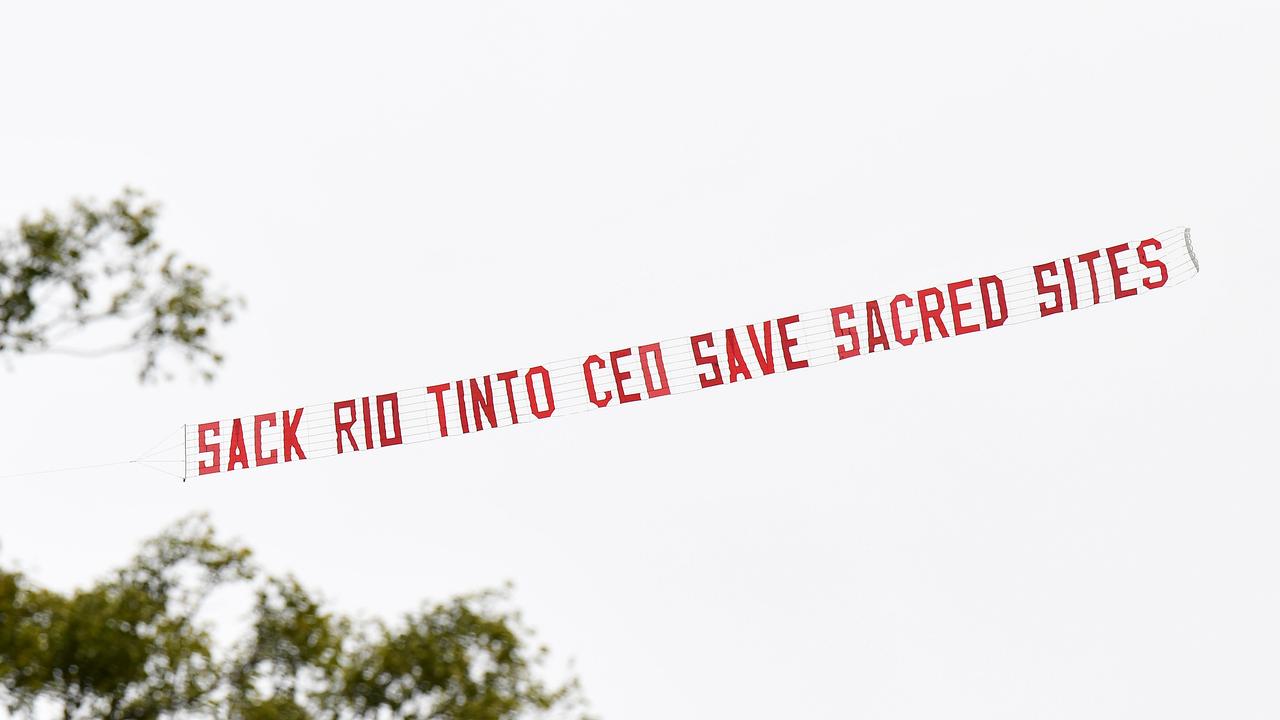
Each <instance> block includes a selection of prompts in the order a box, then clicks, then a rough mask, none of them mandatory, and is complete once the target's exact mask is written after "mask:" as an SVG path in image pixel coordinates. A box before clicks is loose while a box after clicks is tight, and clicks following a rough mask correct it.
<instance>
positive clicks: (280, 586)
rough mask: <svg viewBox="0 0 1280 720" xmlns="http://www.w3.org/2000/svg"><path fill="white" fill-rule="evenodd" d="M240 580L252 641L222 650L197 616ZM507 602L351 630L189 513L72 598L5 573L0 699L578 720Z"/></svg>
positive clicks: (101, 709)
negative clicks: (249, 603) (249, 593)
mask: <svg viewBox="0 0 1280 720" xmlns="http://www.w3.org/2000/svg"><path fill="white" fill-rule="evenodd" d="M239 583H248V584H250V585H251V587H253V589H254V592H255V601H254V602H253V609H252V611H251V622H250V628H249V631H248V633H247V635H246V636H245V637H242V638H240V639H239V640H238V641H237V642H234V643H231V644H230V645H229V647H226V648H224V649H221V650H220V649H219V647H217V646H216V645H215V643H214V642H213V639H212V631H213V628H212V627H210V626H209V624H208V623H207V622H206V621H204V620H202V619H201V617H200V608H201V606H202V605H203V604H204V602H205V601H206V600H207V599H208V598H209V596H210V595H211V594H212V593H213V592H215V591H217V590H219V589H220V588H222V587H224V586H227V585H229V584H239ZM502 600H503V597H502V594H501V593H493V592H486V593H479V594H473V595H465V596H461V597H456V598H453V599H452V600H449V601H447V602H442V603H437V604H430V605H423V607H422V608H421V609H419V610H418V611H416V612H411V613H408V614H407V615H405V616H404V617H402V618H400V619H399V620H398V621H396V622H390V623H388V622H381V621H365V622H360V621H356V620H354V619H352V618H350V617H346V616H343V615H341V614H339V613H337V612H335V611H333V610H330V609H327V608H326V607H325V606H324V604H323V603H322V602H321V600H320V599H318V598H317V597H316V596H315V595H313V594H312V593H311V592H309V591H308V590H307V589H305V588H304V587H303V586H302V585H301V584H300V583H299V582H298V581H297V580H295V579H293V578H292V577H287V576H286V577H276V576H271V575H267V574H264V573H263V571H262V570H261V569H259V568H258V567H257V566H256V565H255V564H254V562H253V561H252V556H251V554H250V551H249V550H248V549H247V548H245V547H243V546H240V545H238V544H234V543H227V542H222V541H220V540H218V539H217V537H216V536H215V533H214V530H213V527H212V526H211V525H210V524H209V522H208V520H207V519H206V518H204V517H202V516H197V517H193V518H189V519H187V520H184V521H181V522H179V523H177V524H176V525H174V526H173V527H171V528H170V529H168V530H167V531H165V532H164V533H162V534H160V535H159V536H158V537H156V538H154V539H152V540H150V541H148V542H146V543H145V544H144V545H143V547H142V550H141V551H140V552H139V553H138V555H137V556H136V557H135V558H134V559H133V561H132V562H130V563H129V564H128V565H126V566H124V567H123V568H120V569H119V570H116V571H115V572H113V573H111V574H110V575H108V576H107V577H105V578H104V579H102V580H100V581H98V582H96V583H94V584H93V585H91V586H89V587H87V588H82V589H78V590H75V591H74V592H71V593H68V594H63V593H59V592H55V591H52V590H49V589H46V588H42V587H40V586H39V585H37V584H36V583H34V582H33V581H32V580H31V579H30V578H28V577H26V576H25V575H23V574H22V573H20V572H15V571H12V570H9V569H5V568H3V567H0V699H2V700H3V703H4V704H3V707H4V708H5V709H7V711H8V712H9V713H10V714H12V715H14V716H17V717H41V716H47V715H48V714H49V713H56V714H57V715H58V716H60V717H62V718H66V719H67V720H72V719H76V718H106V719H108V720H117V719H121V720H123V719H125V718H137V719H144V718H145V719H160V718H185V717H200V718H205V717H208V718H227V719H228V720H287V719H291V718H317V719H335V720H336V719H338V718H424V719H426V718H433V719H438V720H505V719H510V718H523V717H549V716H555V717H569V716H575V715H577V714H578V713H579V712H580V708H581V701H580V696H579V693H578V689H577V683H576V681H572V680H571V681H569V682H567V683H565V684H560V685H553V684H550V683H548V682H547V681H546V680H544V679H542V678H541V677H540V672H541V668H542V665H543V663H544V660H545V654H546V650H545V649H544V648H540V647H536V646H534V645H533V644H532V642H531V633H530V631H529V630H528V629H527V628H526V627H525V626H524V624H523V623H522V622H521V620H520V618H519V616H518V615H516V614H515V613H513V612H511V611H508V610H504V609H503V605H504V603H503V602H502Z"/></svg>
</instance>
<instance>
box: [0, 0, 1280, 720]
mask: <svg viewBox="0 0 1280 720" xmlns="http://www.w3.org/2000/svg"><path fill="white" fill-rule="evenodd" d="M1278 30H1280V12H1278V10H1277V6H1276V4H1275V3H1273V2H1255V3H1241V2H1220V1H1219V2H1201V3H1184V2H1169V1H1167V0H1166V1H1163V2H1150V3H1126V2H1075V3H1069V4H1068V3H1062V4H1059V6H1058V7H1057V8H1055V9H1050V8H1047V7H1046V6H1045V4H1042V3H1025V2H1018V3H1015V2H1009V3H990V2H976V3H975V2H970V3H923V2H917V3H877V4H875V5H871V4H854V3H814V2H788V3H776V4H772V5H769V4H761V3H743V2H733V3H729V2H725V3H716V2H706V1H703V0H694V1H692V2H690V1H689V0H684V1H682V2H643V3H641V2H634V3H616V2H598V1H597V2H582V3H561V2H556V3H517V2H511V3H435V4H430V5H428V4H423V3H412V4H411V3H404V4H384V3H359V4H358V5H357V4H355V3H352V4H350V5H349V6H348V7H347V8H346V9H341V8H335V7H332V6H323V7H322V6H320V5H319V4H317V3H293V4H286V3H279V4H271V5H268V4H265V3H245V4H234V3H232V4H226V3H224V4H221V5H219V6H218V9H217V10H216V11H212V12H200V11H196V10H193V9H192V6H189V5H184V4H177V3H148V4H142V3H110V4H107V3H93V2H83V3H39V4H27V6H26V7H22V8H17V7H14V6H12V5H9V6H6V7H5V8H4V9H3V10H0V226H4V227H11V226H12V225H13V224H14V223H15V222H16V221H17V219H18V218H19V217H20V216H21V215H23V214H24V213H32V212H35V211H36V210H38V209H39V208H42V207H45V206H62V205H63V204H64V203H65V202H66V200H68V199H69V198H70V197H71V196H75V195H94V196H98V197H106V196H108V195H110V194H112V193H114V192H115V191H116V190H118V189H119V188H120V187H121V186H122V185H124V184H132V185H136V186H138V187H141V188H143V189H145V190H146V191H147V192H148V193H149V194H151V195H152V196H154V197H156V198H157V199H159V200H161V201H162V202H163V203H164V206H165V211H164V216H163V219H162V223H161V230H162V235H163V238H164V240H165V241H166V242H168V243H170V244H171V245H173V246H174V247H176V248H178V249H180V250H181V251H182V252H184V253H185V254H186V255H188V256H189V257H191V258H193V259H195V260H197V261H200V262H202V263H205V264H207V265H209V266H211V267H212V268H213V269H214V271H215V276H216V278H217V279H218V280H219V281H221V282H224V283H225V284H226V285H227V286H228V287H230V288H232V289H234V290H235V291H238V292H240V293H242V294H243V295H245V296H246V297H247V299H248V301H249V306H248V308H247V310H246V312H245V313H244V314H243V316H242V317H241V319H240V321H239V322H238V323H236V325H235V326H234V327H232V328H230V329H229V331H227V332H226V333H224V334H223V335H222V336H221V337H220V341H221V344H222V347H223V348H224V349H225V350H226V352H227V354H228V356H229V361H228V363H227V365H226V368H225V371H224V372H223V373H222V375H221V377H220V379H219V381H218V382H217V383H216V384H214V385H212V386H203V385H199V384H193V383H189V382H187V381H185V380H181V381H179V382H176V383H171V384H167V385H161V386H158V387H139V386H138V385H137V384H136V383H135V381H134V371H135V367H136V358H132V357H129V358H120V359H111V360H106V361H101V362H93V361H84V360H76V359H69V358H40V359H20V360H18V361H16V362H14V363H13V364H12V368H11V369H8V370H2V369H0V387H2V388H3V394H2V398H3V405H2V407H3V412H0V438H3V439H2V440H0V474H3V473H9V472H21V471H25V470H34V469H41V468H44V467H49V466H51V465H73V464H80V463H92V462H101V461H107V460H117V459H121V458H122V457H129V456H131V455H133V454H136V453H137V452H140V451H142V450H144V449H145V448H146V447H147V446H149V445H151V444H152V443H154V442H155V441H157V440H159V439H160V438H161V437H162V436H163V435H164V434H165V433H167V432H169V431H171V430H172V429H173V428H174V427H176V426H177V425H179V424H181V423H183V422H197V421H200V420H205V419H209V418H216V417H228V416H233V415H241V414H245V413H249V412H255V411H258V410H259V409H261V408H283V407H296V406H298V405H299V404H302V403H311V402H322V401H325V400H329V399H336V398H340V397H351V396H353V395H355V394H357V393H360V394H367V393H373V392H381V391H387V390H393V389H399V388H406V387H411V386H415V385H423V384H427V383H434V382H443V381H447V380H450V379H453V378H458V377H469V376H472V375H476V374H479V373H484V372H489V371H493V370H494V369H496V368H505V367H516V366H525V365H528V364H530V363H534V362H539V361H543V360H556V359H560V358H565V357H571V356H574V355H579V354H583V353H587V352H595V351H599V350H603V349H611V348H614V347H622V346H625V345H628V344H635V343H640V342H646V341H650V340H653V339H657V338H664V337H671V336H674V335H679V334H685V333H690V332H698V331H703V330H709V329H714V328H723V327H728V326H730V325H733V324H737V323H744V322H752V321H757V320H763V319H765V318H776V317H779V316H781V314H783V313H790V312H797V311H803V310H809V309H813V308H819V307H825V306H830V305H834V304H841V303H845V302H853V301H857V300H860V299H865V298H870V297H877V296H880V295H883V294H885V293H889V292H896V291H897V290H899V289H903V288H905V289H912V288H917V287H923V286H925V285H928V284H932V283H935V282H945V281H947V280H951V279H954V278H958V277H968V276H973V275H977V274H980V273H984V272H989V271H996V270H1003V269H1007V268H1010V267H1016V266H1020V265H1026V264H1029V263H1032V262H1040V261H1042V260H1046V259H1049V258H1054V257H1062V256H1063V255H1065V254H1068V253H1070V252H1072V251H1082V250H1086V249H1091V248H1094V247H1102V246H1104V245H1107V244H1112V243H1119V242H1125V241H1136V240H1138V239H1141V238H1144V237H1147V236H1149V235H1151V234H1154V233H1156V232H1159V231H1161V230H1165V229H1167V228H1169V227H1173V226H1176V225H1189V226H1191V227H1192V230H1193V239H1194V241H1195V244H1196V249H1197V252H1198V254H1199V257H1200V259H1201V262H1202V265H1203V270H1202V272H1201V274H1200V276H1199V277H1198V278H1196V279H1195V280H1193V281H1192V282H1189V283H1186V284H1184V285H1180V286H1178V287H1175V288H1171V289H1169V290H1167V291H1161V292H1160V293H1153V294H1151V295H1146V296H1143V297H1140V298H1137V299H1135V300H1132V301H1127V302H1124V303H1117V304H1114V305H1108V306H1106V307H1104V308H1100V309H1098V310H1096V311H1090V312H1088V313H1078V314H1068V315H1065V316H1060V317H1055V318H1052V319H1050V320H1047V321H1044V322H1038V323H1031V324H1029V325H1023V326H1018V327H1013V328H1008V329H1002V330H1000V331H999V332H994V333H982V334H980V335H978V336H975V337H973V338H968V339H965V340H958V341H948V342H946V343H936V344H931V345H929V346H927V347H925V348H923V349H913V350H911V351H904V352H893V353H888V354H886V355H883V356H876V357H869V358H862V359H859V360H857V361H854V362H848V363H841V364H839V365H835V366H828V367H824V368H817V369H814V370H810V371H806V372H804V373H798V374H794V375H787V376H782V377H777V378H771V379H768V380H765V381H762V382H754V383H747V384H745V385H742V384H740V385H736V386H734V387H733V388H731V389H721V390H717V391H714V392H707V393H696V394H693V395H689V396H684V397H679V398H673V399H669V400H664V401H663V402H657V403H639V404H636V405H632V406H629V407H627V408H625V409H621V410H613V411H610V412H607V413H599V414H595V413H592V414H586V415H580V416H576V417H571V418H565V419H560V420H557V421H556V422H551V423H541V424H532V425H527V426H522V427H520V428H515V429H511V430H504V431H502V432H496V433H484V434H481V435H470V436H467V437H465V438H460V439H450V440H449V441H447V442H440V443H428V444H425V445H416V446H411V447H406V448H401V449H397V450H395V451H388V452H385V453H370V454H361V455H360V456H357V457H343V458H338V459H333V460H324V461H321V462H314V463H300V464H293V465H290V466H280V467H278V468H272V469H267V470H262V471H254V472H244V473H235V474H230V475H227V474H222V475H218V476H215V477H213V478H206V479H203V480H199V481H193V482H188V483H186V484H185V485H184V484H182V483H179V482H176V481H171V480H167V479H166V478H165V477H163V476H161V475H159V474H152V473H149V472H147V471H145V470H141V469H138V468H130V467H126V468H112V469H108V470H105V471H99V472H91V473H80V474H66V475H56V476H45V477H37V478H23V479H12V480H3V481H0V543H3V547H2V548H0V551H2V552H0V557H3V558H4V560H5V561H6V562H10V561H13V560H20V561H21V562H22V563H23V565H24V566H25V567H27V568H29V569H30V570H32V571H33V573H34V574H35V576H36V577H37V578H38V579H40V580H41V581H43V582H47V583H49V584H51V585H53V586H55V587H59V588H70V587H72V586H74V585H75V584H77V583H84V582H87V581H89V580H91V579H92V578H94V577H95V576H97V575H99V574H101V573H102V572H104V571H105V570H106V569H107V568H109V567H111V566H113V565H115V564H118V563H120V562H123V561H124V560H126V559H127V558H128V557H129V555H130V554H131V553H132V552H133V550H134V548H135V545H136V543H137V542H138V541H139V540H140V539H141V538H143V537H145V536H148V535H151V534H153V533H154V532H156V531H158V530H159V529H160V528H161V527H163V526H165V525H166V524H168V523H169V522H171V521H173V520H174V519H176V518H178V517H179V516H181V515H183V514H186V513H189V512H192V511H197V510H208V511H210V512H211V513H212V516H213V518H214V520H215V521H216V523H218V524H219V526H220V527H221V528H223V529H224V530H225V531H226V532H227V533H229V534H231V535H235V536H238V537H240V538H242V539H243V540H245V541H246V542H248V543H250V544H252V545H253V546H255V547H256V548H257V549H258V551H259V553H260V557H261V559H262V561H263V562H264V563H265V564H267V565H268V566H269V567H271V568H273V569H275V570H279V571H284V570H292V571H295V572H296V573H298V574H299V576H300V577H302V578H303V579H304V580H305V581H306V582H308V583H309V584H310V585H312V586H313V587H317V588H319V589H321V590H322V591H324V593H325V594H326V595H327V596H328V597H330V598H331V599H332V600H333V601H334V602H335V603H336V604H337V605H338V606H339V607H341V608H343V609H346V610H349V611H359V612H365V613H369V614H380V615H392V614H395V613H397V612H400V611H403V610H406V609H409V608H411V607H413V606H414V605H415V604H416V603H417V602H418V601H419V600H420V599H421V598H423V597H433V598H442V597H445V596H447V595H449V594H453V593H458V592H465V591H470V590H475V589H478V588H482V587H489V586H494V585H497V584H499V583H501V582H503V581H505V580H512V581H514V582H515V583H516V586H517V590H516V596H515V597H516V602H517V604H518V605H519V606H520V607H521V608H522V609H523V610H524V612H525V615H526V618H527V619H528V621H529V622H530V623H531V624H532V625H534V626H535V627H536V628H537V629H538V631H539V634H540V637H541V639H542V640H544V641H545V642H547V643H548V644H549V645H550V646H551V648H552V650H553V652H554V660H555V662H556V663H557V666H562V664H563V663H564V662H566V661H567V660H568V659H570V658H573V659H575V660H576V663H577V667H578V671H579V672H580V674H581V677H582V680H583V682H584V686H585V690H586V693H587V695H588V697H589V698H590V699H591V700H592V703H593V708H594V710H595V711H596V712H597V713H599V714H601V715H603V716H604V717H605V718H609V719H610V720H622V719H639V720H649V719H651V718H664V719H671V720H678V719H682V718H719V717H724V718H735V719H738V718H741V719H755V718H761V719H763V718H770V719H772V718H779V717H788V718H791V717H805V718H852V717H856V718H929V719H933V718H939V717H947V718H1011V719H1012V718H1018V719H1022V718H1028V717H1036V718H1079V717H1096V718H1132V717H1164V718H1203V717H1232V718H1255V717H1256V718H1262V717H1268V718H1273V717H1276V716H1277V715H1278V714H1280V696H1278V695H1277V694H1276V693H1275V686H1276V678H1277V677H1278V676H1280V655H1278V654H1277V651H1276V648H1277V647H1280V614H1277V612H1276V608H1277V607H1278V606H1280V575H1278V574H1277V570H1276V560H1277V549H1278V548H1280V522H1278V521H1277V517H1280V488H1277V486H1276V479H1275V478H1276V473H1275V468H1274V461H1273V457H1272V450H1273V448H1274V441H1275V434H1276V421H1275V419H1274V412H1275V406H1276V401H1277V400H1280V391H1278V385H1277V380H1276V377H1275V367H1276V360H1277V358H1276V341H1275V326H1276V322H1275V314H1274V313H1275V291H1274V278H1275V270H1274V268H1275V265H1276V262H1277V261H1278V260H1280V251H1278V250H1277V240H1280V238H1278V237H1277V230H1276V228H1277V222H1276V219H1275V216H1276V212H1275V208H1276V203H1277V200H1278V198H1280V134H1278V133H1277V128H1280V82H1278V79H1280V44H1277V42H1276V37H1277V31H1278Z"/></svg>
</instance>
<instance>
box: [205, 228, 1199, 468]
mask: <svg viewBox="0 0 1280 720" xmlns="http://www.w3.org/2000/svg"><path fill="white" fill-rule="evenodd" d="M1199 270H1200V263H1199V261H1198V260H1197V259H1196V256H1195V251H1194V250H1193V249H1192V247H1191V232H1190V230H1188V229H1186V228H1176V229H1173V230H1168V231H1165V232H1163V233H1160V234H1159V235H1156V236H1154V237H1150V238H1147V239H1145V240H1140V241H1137V242H1128V243H1121V244H1119V245H1111V246H1107V247H1101V248H1097V249H1094V250H1089V251H1087V252H1082V253H1079V254H1075V255H1069V256H1067V257H1062V258H1055V259H1052V260H1046V261H1045V262H1042V263H1040V264H1037V265H1031V266H1028V267H1022V268H1018V269H1016V270H1008V271H1005V272H1000V273H995V274H991V275H979V276H974V277H966V278H962V279H959V280H956V281H954V282H949V283H945V284H942V285H931V286H927V287H924V288H921V289H912V290H905V291H903V292H899V293H894V294H892V295H885V296H883V297H879V298H876V299H874V300H864V301H860V302H854V303H850V304H847V305H837V306H835V307H830V308H823V309H821V310H814V311H811V312H804V313H796V314H785V315H780V316H779V317H776V318H770V319H768V320H764V321H761V322H757V323H754V324H751V325H741V326H737V327H731V328H723V329H714V330H707V331H705V332H700V333H697V334H694V335H689V336H684V337H677V338H672V339H669V340H661V341H645V342H641V343H638V344H635V345H630V346H627V347H621V348H611V349H601V350H598V351H596V352H593V353H590V354H588V355H584V356H582V357H576V358H572V359H569V360H560V361H557V362H548V363H543V364H541V365H532V366H530V367H525V368H513V369H508V370H502V371H499V372H493V373H490V374H487V375H477V376H475V377H465V378H438V379H436V380H435V381H433V382H430V383H427V384H424V385H421V386H418V387H413V388H408V389H405V390H389V391H386V392H378V393H373V394H371V395H367V396H362V397H349V398H341V399H338V400H334V401H332V402H327V403H323V404H320V405H306V406H303V407H287V408H274V409H272V408H260V409H259V410H260V411H259V412H255V413H253V414H249V415H245V416H242V417H238V418H230V419H225V420H212V421H206V422H199V423H193V424H190V425H186V426H184V437H185V451H184V458H185V459H184V468H185V469H184V472H183V477H184V479H185V478H189V477H198V476H203V475H211V474H214V473H225V472H235V471H241V470H248V469H250V468H259V467H264V466H268V465H275V464H278V463H290V462H301V461H304V460H315V459H317V458H323V457H330V456H333V455H342V454H347V453H360V452H366V451H369V450H374V449H378V448H385V447H391V446H395V445H407V444H410V443H419V442H425V441H427V440H436V439H438V438H446V437H457V436H459V435H466V434H469V433H476V432H483V431H485V430H492V429H495V428H500V427H506V426H508V425H518V424H528V423H535V422H542V421H545V420H549V419H552V418H556V417H562V416H565V415H573V414H576V413H580V412H585V411H589V410H600V409H603V408H608V407H614V406H617V405H625V404H627V403H634V402H641V401H648V400H653V399H656V398H661V397H666V396H668V395H679V394H682V393H688V392H693V391H696V390H704V389H707V388H713V387H717V386H721V385H732V384H733V383H737V382H742V381H745V380H754V379H758V378H761V377H764V376H767V375H774V374H779V373H787V372H793V371H796V370H803V369H805V368H810V367H815V366H818V365H826V364H829V363H835V362H839V361H842V360H851V359H853V358H856V357H859V356H860V355H865V354H870V353H875V352H884V351H887V350H892V349H895V348H902V347H909V346H912V345H920V344H924V343H928V342H933V341H935V340H941V339H944V338H949V337H954V336H957V335H966V334H969V333H976V332H982V331H986V330H991V329H994V328H998V327H1002V326H1005V325H1014V324H1017V323H1021V322H1027V321H1029V320H1037V319H1039V318H1043V317H1047V316H1050V315H1056V314H1058V313H1062V312H1068V311H1072V310H1081V309H1084V308H1087V307H1092V306H1094V305H1099V304H1102V303H1106V302H1111V301H1113V300H1122V299H1124V298H1129V297H1134V296H1137V295H1141V294H1143V293H1146V292H1150V291H1152V290H1158V289H1160V288H1164V287H1168V286H1171V285H1176V284H1178V283H1180V282H1182V281H1184V280H1187V279H1189V278H1191V277H1193V276H1195V274H1196V273H1197V272H1199Z"/></svg>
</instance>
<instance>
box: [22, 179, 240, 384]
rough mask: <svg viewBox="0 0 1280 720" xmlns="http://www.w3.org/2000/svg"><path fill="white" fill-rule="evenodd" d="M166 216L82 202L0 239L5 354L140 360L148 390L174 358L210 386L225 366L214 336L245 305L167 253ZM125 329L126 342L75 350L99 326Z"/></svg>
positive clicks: (128, 198) (130, 203) (126, 198)
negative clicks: (162, 228)
mask: <svg viewBox="0 0 1280 720" xmlns="http://www.w3.org/2000/svg"><path fill="white" fill-rule="evenodd" d="M158 214H159V207H158V206H157V205H156V204H155V203H150V202H147V201H145V200H144V198H143V196H142V194H141V193H139V192H138V191H136V190H131V189H126V190H124V191H123V192H122V193H121V194H120V195H119V197H117V198H116V199H114V200H111V201H110V202H106V203H96V202H92V201H86V200H75V201H73V202H72V203H71V207H70V209H69V210H68V211H67V212H66V213H64V214H62V215H58V214H56V213H54V212H52V211H49V210H46V211H44V212H43V213H42V214H40V216H39V217H36V218H34V219H26V218H24V219H23V220H21V221H20V222H19V224H18V228H17V230H16V231H10V232H0V354H7V353H30V352H60V353H67V354H74V355H89V356H95V355H103V354H107V353H114V352H123V351H129V350H138V351H141V353H142V367H141V370H140V371H139V377H140V379H142V380H150V379H154V378H156V377H158V376H164V377H169V375H168V374H167V373H166V371H164V370H163V368H162V367H161V360H162V358H163V357H164V356H165V355H166V354H167V353H168V352H170V351H172V352H173V353H176V354H177V355H179V356H180V357H181V358H183V359H184V360H185V361H186V362H187V363H188V364H190V365H191V366H193V367H194V368H195V369H196V371H197V372H198V373H200V374H201V375H202V376H204V377H205V378H206V379H209V378H212V376H213V372H214V369H215V368H216V367H217V365H218V364H220V363H221V362H222V355H221V354H220V353H218V352H217V351H216V350H215V349H214V348H213V346H212V345H211V343H210V332H211V330H212V329H213V328H214V327H216V326H218V325H223V324H226V323H229V322H231V320H232V319H233V315H232V310H233V308H234V306H235V305H236V304H237V303H238V302H239V301H238V300H237V299H235V298H232V297H229V296H227V295H224V294H222V293H219V292H216V291H214V290H213V289H211V288H210V287H209V283H208V281H209V272H208V270H206V269H205V268H203V267H201V266H198V265H194V264H192V263H189V262H183V261H181V260H179V259H178V256H177V255H176V254H175V253H173V252H168V251H165V250H163V248H162V247H161V244H160V242H159V240H157V238H156V236H155V223H156V218H157V216H158ZM112 321H116V322H120V323H124V324H125V328H124V330H123V332H119V333H116V335H122V336H123V337H124V339H123V340H114V341H112V342H110V343H108V344H105V345H100V346H97V347H90V348H84V347H73V346H69V345H67V344H66V342H67V340H68V339H70V338H73V337H75V336H77V335H83V333H84V331H86V330H87V329H89V328H90V327H91V326H97V325H103V324H108V323H111V322H112Z"/></svg>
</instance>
